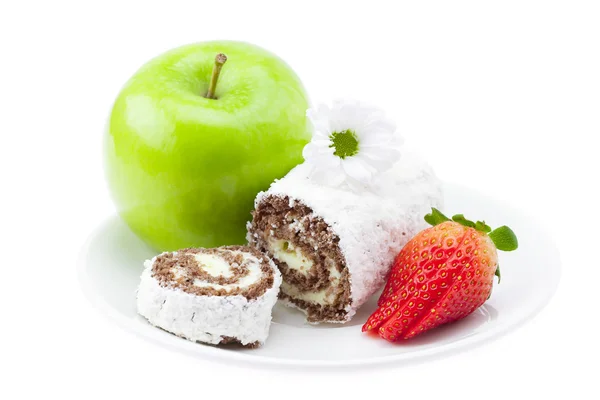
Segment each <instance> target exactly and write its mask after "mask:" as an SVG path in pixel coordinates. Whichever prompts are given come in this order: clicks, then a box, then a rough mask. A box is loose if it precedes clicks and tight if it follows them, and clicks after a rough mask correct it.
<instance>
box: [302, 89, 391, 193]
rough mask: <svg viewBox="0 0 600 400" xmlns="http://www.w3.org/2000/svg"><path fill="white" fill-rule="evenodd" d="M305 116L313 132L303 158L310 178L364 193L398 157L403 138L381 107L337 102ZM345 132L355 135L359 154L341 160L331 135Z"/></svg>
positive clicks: (353, 102)
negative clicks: (307, 165) (350, 131)
mask: <svg viewBox="0 0 600 400" xmlns="http://www.w3.org/2000/svg"><path fill="white" fill-rule="evenodd" d="M306 115H307V117H308V118H309V120H310V122H311V123H312V125H313V127H314V133H313V138H312V141H311V142H310V143H309V144H308V145H306V147H305V148H304V151H303V155H304V158H305V160H306V162H307V163H308V164H310V165H311V168H312V172H311V178H312V179H315V180H316V181H318V182H320V183H322V184H326V185H331V186H339V185H346V186H347V187H349V188H350V189H352V190H364V189H365V188H366V187H368V186H371V185H373V184H374V182H375V180H376V179H377V178H378V175H379V174H380V173H381V172H382V171H385V170H387V169H389V168H390V167H391V166H392V165H393V164H394V163H395V162H396V161H397V160H398V158H399V155H400V153H399V151H398V148H399V146H400V145H401V143H402V139H401V137H400V136H399V135H398V134H397V132H396V126H395V124H394V123H393V122H392V121H390V120H388V119H386V118H385V115H384V113H383V112H382V111H381V110H380V109H378V108H375V107H371V106H368V105H365V104H362V103H360V102H357V101H340V100H336V101H334V102H333V103H332V106H331V107H328V106H326V105H320V106H318V107H316V108H313V109H310V110H308V111H307V112H306ZM345 130H352V131H353V132H354V133H355V134H356V137H357V140H358V143H359V144H358V153H357V154H355V155H353V156H351V157H346V158H345V159H341V158H340V157H338V156H336V155H335V154H334V153H335V148H334V147H333V142H332V140H331V134H332V133H333V132H343V131H345Z"/></svg>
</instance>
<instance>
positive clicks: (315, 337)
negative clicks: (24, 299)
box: [78, 185, 560, 367]
mask: <svg viewBox="0 0 600 400" xmlns="http://www.w3.org/2000/svg"><path fill="white" fill-rule="evenodd" d="M445 194H446V207H445V210H447V211H448V213H449V214H453V213H464V214H465V215H466V216H467V217H471V218H473V219H483V218H485V219H486V221H487V222H488V224H489V225H491V226H492V227H494V226H499V225H504V224H506V225H508V226H510V227H511V228H513V230H514V231H515V232H516V233H517V236H518V238H519V244H520V247H519V250H517V251H516V252H513V253H503V252H500V265H501V268H502V283H501V284H499V285H498V284H496V285H495V287H494V292H493V294H492V297H491V299H490V300H488V301H487V302H486V303H485V305H484V306H482V307H481V308H480V309H479V310H477V311H476V312H475V313H474V314H472V315H470V316H469V317H467V318H465V319H463V320H461V321H459V322H456V323H454V324H450V325H447V326H443V327H441V328H438V329H436V330H433V331H430V332H428V333H425V334H423V335H421V336H419V337H417V338H415V339H412V340H409V341H406V342H402V343H397V344H392V343H388V342H386V341H385V340H381V339H378V338H376V337H372V336H370V335H366V334H363V333H362V332H361V326H362V324H363V323H364V322H365V321H366V319H367V317H368V316H369V314H370V313H371V312H373V311H374V310H375V307H376V300H377V298H376V296H374V297H373V298H372V299H371V300H370V301H369V302H368V303H367V304H365V305H364V306H363V307H362V308H361V310H360V311H359V313H358V314H357V315H356V316H355V317H354V319H353V320H352V321H351V322H349V323H347V324H344V325H329V324H326V325H318V326H313V325H308V324H305V323H304V322H303V321H304V319H303V315H302V314H301V313H300V312H299V311H297V310H293V309H289V308H286V307H283V306H281V305H279V304H278V305H277V306H276V307H275V309H274V311H273V324H272V326H271V331H270V335H269V338H268V340H267V343H266V344H265V345H264V346H263V347H261V348H259V349H243V348H235V347H233V348H232V347H224V348H219V347H214V346H208V345H202V344H197V343H192V342H189V341H187V340H184V339H181V338H179V337H176V336H174V335H171V334H169V333H167V332H165V331H162V330H160V329H157V328H154V327H152V326H151V325H150V324H148V323H147V322H146V320H145V319H144V318H142V317H141V316H139V315H138V314H137V313H136V308H135V292H136V288H137V285H138V282H139V276H140V273H141V271H142V268H143V266H142V262H143V261H144V260H145V259H147V258H150V257H152V256H153V255H154V254H153V252H152V250H151V249H149V248H148V247H147V246H145V245H144V244H143V243H142V242H141V241H140V240H139V239H138V238H137V237H136V236H134V235H133V233H131V231H129V229H128V228H127V227H126V226H125V224H124V223H123V222H121V221H120V219H119V218H117V217H113V218H111V219H109V220H107V221H105V222H104V223H103V224H102V225H101V226H100V227H99V228H98V229H97V230H96V231H95V232H94V233H93V234H92V235H91V236H90V238H89V240H88V242H87V244H86V245H85V247H84V249H83V251H82V253H81V257H80V262H79V265H78V269H79V276H80V281H81V283H82V286H83V290H84V292H85V294H86V295H87V296H88V298H89V299H90V301H91V302H92V303H93V304H94V305H95V306H97V307H98V308H99V309H100V310H101V311H102V312H103V313H105V314H107V315H108V316H109V317H111V318H112V319H113V320H114V321H115V322H117V323H118V324H119V325H120V326H121V327H123V328H125V329H127V330H129V331H132V332H134V333H136V334H138V335H139V336H141V337H143V338H146V339H149V340H151V341H153V342H154V343H156V344H158V345H162V346H165V347H168V348H171V349H175V350H179V351H182V352H184V353H187V354H189V355H192V356H196V357H200V358H204V359H206V358H207V357H213V358H215V359H221V360H224V361H237V362H248V363H254V364H262V365H281V366H311V367H327V366H338V367H339V366H358V365H373V364H384V363H389V362H395V363H407V362H413V361H417V360H423V359H426V358H433V357H439V356H441V355H442V354H447V353H450V352H456V351H458V350H466V349H469V348H472V347H474V346H475V345H478V344H481V343H483V342H485V341H489V340H490V339H492V338H495V337H498V336H500V335H502V334H504V333H506V332H508V331H509V330H511V329H513V328H515V327H517V326H518V325H520V324H522V323H524V322H526V321H528V320H530V319H531V318H532V317H533V316H534V315H535V314H536V313H537V312H538V311H540V310H541V308H542V307H543V306H544V305H545V304H546V303H547V302H548V301H549V299H550V298H551V296H552V294H553V293H554V291H555V290H556V287H557V285H558V280H559V276H560V261H559V255H558V251H557V249H556V247H555V245H554V244H553V243H552V240H551V239H550V238H549V237H548V236H547V235H546V233H545V232H544V231H542V230H541V229H540V228H539V227H538V226H537V224H536V223H535V221H532V220H531V219H530V218H528V217H527V215H525V214H523V213H521V212H518V211H517V210H514V209H512V208H510V207H507V206H506V205H503V204H500V203H498V202H497V201H495V200H493V199H490V198H488V197H486V196H484V195H482V194H480V193H477V192H475V191H473V190H472V189H467V188H465V187H461V186H456V185H447V186H446V188H445Z"/></svg>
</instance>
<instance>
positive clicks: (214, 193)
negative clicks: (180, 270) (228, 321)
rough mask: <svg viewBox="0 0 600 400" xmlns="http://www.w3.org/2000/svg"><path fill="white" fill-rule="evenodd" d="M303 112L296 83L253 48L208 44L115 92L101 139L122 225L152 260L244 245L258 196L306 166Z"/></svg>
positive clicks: (179, 52) (174, 56) (162, 60)
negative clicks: (156, 254) (160, 254)
mask: <svg viewBox="0 0 600 400" xmlns="http://www.w3.org/2000/svg"><path fill="white" fill-rule="evenodd" d="M219 53H224V54H225V55H226V56H227V62H226V63H225V64H224V65H223V64H222V62H223V60H220V61H219V62H216V61H215V56H216V55H217V54H219ZM221 65H222V68H219V67H221ZM215 66H216V67H215ZM219 72H220V74H219ZM211 81H212V84H211ZM209 86H211V88H210V90H211V93H209ZM307 108H308V100H307V95H306V92H305V90H304V87H303V86H302V83H301V82H300V80H299V78H298V76H297V75H296V74H295V73H294V72H293V71H292V70H291V69H290V67H289V66H288V65H286V64H285V63H284V62H283V61H282V60H281V59H279V58H278V57H277V56H275V55H274V54H272V53H270V52H268V51H266V50H264V49H262V48H259V47H257V46H254V45H251V44H248V43H242V42H232V41H214V42H204V43H197V44H192V45H188V46H184V47H180V48H177V49H174V50H171V51H169V52H167V53H164V54H162V55H160V56H158V57H156V58H155V59H153V60H151V61H150V62H148V63H147V64H146V65H144V66H143V67H142V68H141V69H140V70H139V71H137V72H136V73H135V75H134V76H133V77H132V78H131V79H130V80H129V81H128V82H127V83H126V85H125V86H124V88H123V89H122V90H121V93H120V94H119V96H118V97H117V99H116V101H115V103H114V106H113V109H112V112H111V114H110V120H109V122H108V127H107V130H106V137H105V139H106V140H105V167H106V168H105V170H106V176H107V179H108V183H109V188H110V191H111V194H112V197H113V199H114V201H115V203H116V205H117V209H118V212H119V214H120V216H121V217H122V218H123V220H124V221H125V222H126V223H127V224H128V225H129V227H130V228H131V229H132V230H133V231H134V232H135V233H136V234H137V235H138V236H139V237H141V238H142V239H143V240H144V241H145V242H147V243H148V244H149V245H150V246H152V247H153V248H154V249H156V250H158V251H167V250H175V249H179V248H184V247H190V246H195V247H215V246H220V245H227V244H242V243H245V233H246V227H245V224H246V222H247V221H248V220H249V219H250V217H251V216H250V212H251V210H252V209H253V201H254V198H255V196H256V194H257V193H258V192H259V191H261V190H264V189H267V188H268V186H269V184H270V183H271V182H272V181H273V180H274V179H276V178H281V177H283V176H284V175H285V174H286V173H287V172H288V171H289V170H290V169H291V168H293V167H294V166H295V165H297V164H299V163H300V162H302V148H303V147H304V145H305V144H306V143H307V142H308V141H309V140H310V136H311V131H310V124H308V123H307V120H306V109H307Z"/></svg>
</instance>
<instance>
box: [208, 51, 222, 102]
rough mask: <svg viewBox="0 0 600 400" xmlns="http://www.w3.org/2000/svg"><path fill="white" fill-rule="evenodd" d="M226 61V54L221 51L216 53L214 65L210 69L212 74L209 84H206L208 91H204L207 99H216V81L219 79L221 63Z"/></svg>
mask: <svg viewBox="0 0 600 400" xmlns="http://www.w3.org/2000/svg"><path fill="white" fill-rule="evenodd" d="M225 61H227V56H226V55H225V54H223V53H219V54H217V56H216V57H215V65H214V67H213V70H212V76H211V77H210V84H209V85H208V92H206V98H207V99H216V97H215V90H216V89H217V81H218V80H219V75H220V74H221V68H223V64H225Z"/></svg>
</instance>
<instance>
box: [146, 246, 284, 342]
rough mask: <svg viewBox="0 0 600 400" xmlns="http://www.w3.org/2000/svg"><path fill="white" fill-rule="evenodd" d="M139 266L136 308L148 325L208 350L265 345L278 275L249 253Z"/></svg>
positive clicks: (189, 254) (197, 254) (202, 254)
mask: <svg viewBox="0 0 600 400" xmlns="http://www.w3.org/2000/svg"><path fill="white" fill-rule="evenodd" d="M144 265H145V269H144V272H143V273H142V278H141V282H140V286H139V288H138V292H137V308H138V312H139V313H140V314H141V315H142V316H144V317H145V318H146V319H147V320H148V321H149V322H150V323H151V324H152V325H155V326H157V327H159V328H162V329H164V330H166V331H168V332H171V333H174V334H176V335H178V336H181V337H184V338H186V339H189V340H192V341H196V342H204V343H210V344H225V343H230V342H237V343H241V344H242V345H244V346H248V347H255V346H258V345H261V344H262V343H264V341H265V340H266V338H267V336H268V334H269V326H270V324H271V311H272V309H273V306H274V305H275V302H276V301H277V294H278V292H279V286H280V284H281V274H280V273H279V271H278V270H277V268H276V266H275V265H274V264H273V262H272V261H271V260H270V259H269V258H268V257H266V256H265V255H264V254H263V253H261V252H259V251H257V250H256V249H255V248H252V247H246V246H226V247H219V248H214V249H200V248H198V249H184V250H179V251H175V252H167V253H162V254H160V255H158V256H156V257H154V258H153V259H152V260H148V261H146V262H145V264H144Z"/></svg>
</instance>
